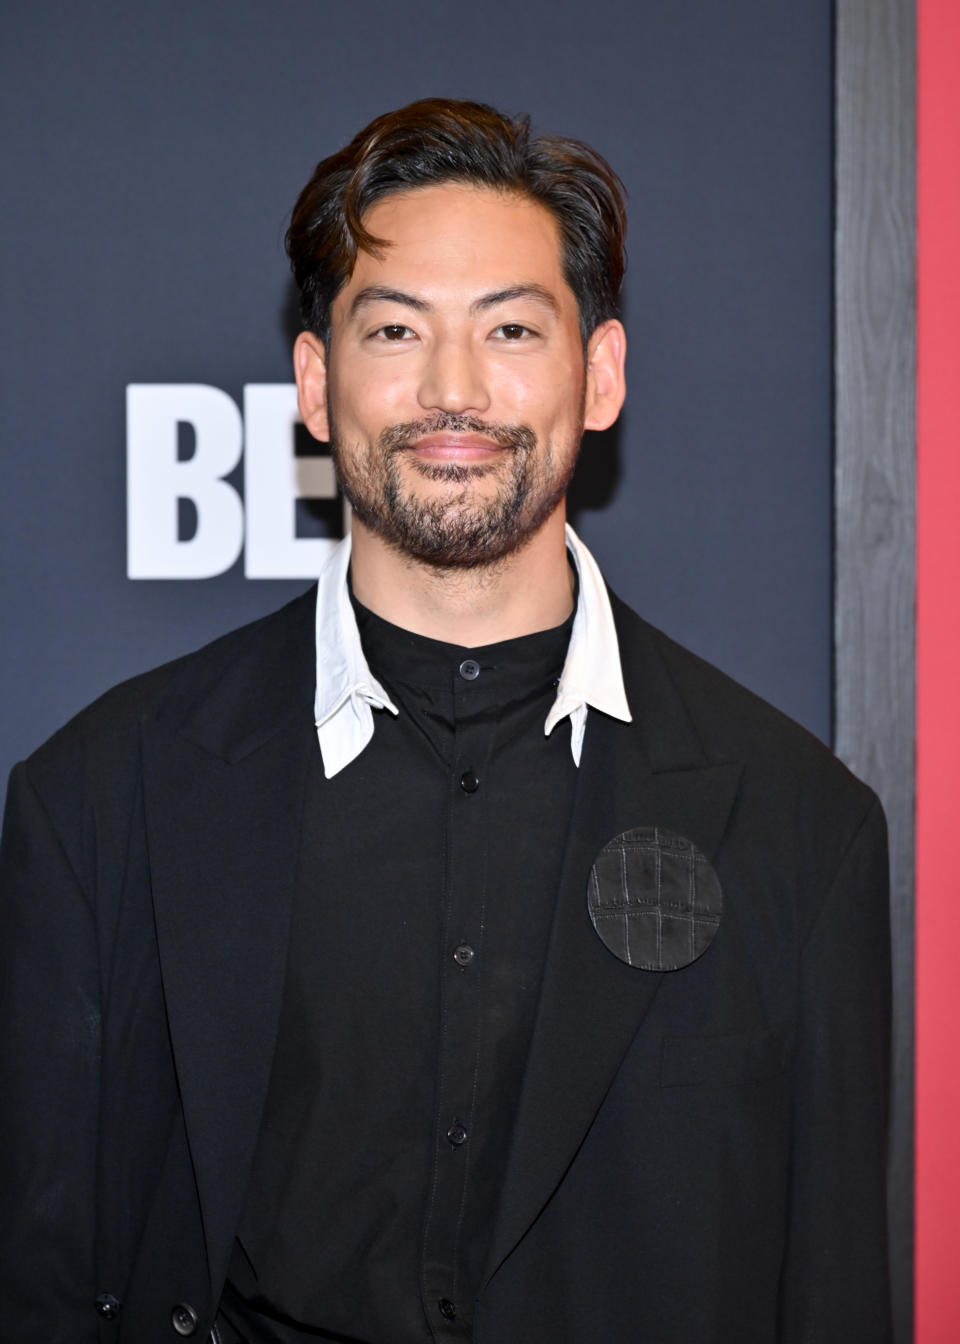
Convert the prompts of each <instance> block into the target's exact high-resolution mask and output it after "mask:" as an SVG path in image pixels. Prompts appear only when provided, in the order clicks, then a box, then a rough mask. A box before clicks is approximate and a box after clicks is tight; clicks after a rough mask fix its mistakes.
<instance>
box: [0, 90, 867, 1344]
mask: <svg viewBox="0 0 960 1344" xmlns="http://www.w3.org/2000/svg"><path fill="white" fill-rule="evenodd" d="M623 224H624V218H623V207H622V201H621V196H620V192H619V188H618V183H617V180H616V178H615V177H614V175H613V174H612V172H611V171H610V169H609V168H608V167H607V165H606V164H605V163H604V162H603V160H602V159H600V158H599V156H597V155H596V154H595V153H593V151H591V150H589V149H588V148H587V147H585V146H583V145H580V144H578V143H577V142H574V141H568V140H559V139H541V140H537V139H532V138H531V137H530V135H529V131H528V127H527V124H526V123H525V122H513V121H510V120H508V119H506V118H503V117H501V116H500V115H499V114H497V113H496V112H494V111H492V110H491V109H489V108H485V107H482V106H478V105H475V104H470V103H460V102H453V101H444V100H430V101H425V102H422V103H418V104H414V105H412V106H411V107H408V108H404V109H401V110H400V111H398V112H395V113H391V114H388V115H386V116H384V117H381V118H379V119H378V120H377V121H375V122H374V123H372V125H371V126H369V127H367V128H366V129H365V130H364V131H362V132H360V134H359V135H358V136H357V137H356V138H355V139H354V140H353V142H352V143H351V144H350V145H349V146H347V148H346V149H344V150H342V151H341V152H340V153H338V154H336V155H334V156H333V157H332V158H330V159H328V160H325V161H324V162H323V163H321V164H320V165H319V166H318V168H317V170H316V172H315V174H314V176H313V178H312V179H311V181H310V183H308V185H307V187H306V188H305V189H304V191H303V193H302V194H301V197H300V200H299V201H298V203H297V206H296V208H295V210H294V214H293V219H292V224H291V228H290V231H289V235H288V248H289V252H290V256H291V262H292V266H293V270H294V274H295V276H296V279H297V281H298V283H299V286H300V289H301V293H302V296H303V312H304V318H305V323H306V330H305V331H304V332H303V333H302V334H301V335H300V336H299V338H298V339H297V342H296V346H295V349H294V365H295V371H296V378H297V385H298V389H299V397H300V408H301V412H302V416H303V419H304V422H305V424H306V425H307V427H308V429H309V430H310V431H311V432H312V433H313V434H314V435H315V436H316V437H317V438H318V439H321V440H325V441H326V440H329V442H330V443H331V445H332V450H333V453H334V459H335V463H336V468H337V472H338V476H339V479H340V482H341V484H342V487H343V489H344V492H345V494H346V496H347V498H348V499H349V501H350V503H351V505H352V507H353V523H352V541H351V540H348V541H345V542H344V543H343V544H342V545H341V546H340V547H339V548H338V550H337V552H336V553H335V555H334V557H333V559H332V560H331V562H330V564H329V565H328V567H327V568H326V569H325V571H324V572H323V574H321V576H320V579H319V584H318V586H317V588H316V589H315V590H311V591H310V592H309V593H308V594H306V595H305V596H304V597H302V598H300V599H298V600H296V601H294V602H293V603H291V604H290V605H289V606H287V607H285V608H284V609H283V610H282V611H280V612H278V613H276V614H274V615H272V616H270V617H267V618H266V619H265V620H262V621H259V622H257V623H255V624H254V625H252V626H250V627H247V628H246V629H244V630H241V631H238V632H236V633H234V634H232V635H229V636H227V637H226V638H224V639H221V640H219V641H217V642H216V643H214V644H213V645H211V646H209V647H208V648H206V649H203V650H201V651H200V652H199V653H197V654H194V655H192V656H190V657H188V658H185V659H181V660H180V661H179V662H177V663H174V664H172V665H170V666H168V667H165V668H161V669H159V670H158V671H155V672H152V673H149V674H147V675H146V676H144V677H139V678H137V679H135V680H134V681H133V682H130V683H128V684H126V685H125V686H122V687H119V688H117V689H116V690H114V691H113V692H111V693H110V694H108V695H107V696H106V697H104V699H103V700H101V701H99V702H98V703H97V704H96V705H94V706H92V707H91V708H90V709H89V710H87V711H85V713H83V714H81V715H80V716H79V717H78V718H77V719H76V720H74V722H73V723H71V724H69V725H68V726H67V727H66V728H65V729H63V730H62V731H61V732H60V733H58V734H57V735H56V737H54V738H53V739H52V741H51V742H49V743H47V744H46V745H45V746H44V747H42V748H41V749H40V750H39V751H38V752H37V753H35V755H34V756H33V757H31V758H30V760H28V761H27V762H26V763H24V764H21V765H20V766H18V767H17V768H16V770H15V771H14V773H13V776H12V779H11V785H10V792H9V801H8V809H7V818H6V822H5V831H4V841H3V868H2V878H3V912H4V913H3V921H4V922H3V958H4V980H3V991H2V992H3V1031H4V1042H3V1060H4V1076H3V1080H2V1090H0V1106H2V1109H3V1128H2V1132H3V1134H4V1147H5V1153H4V1159H5V1162H6V1164H7V1171H6V1176H5V1180H4V1196H3V1199H4V1208H3V1217H2V1219H0V1226H2V1227H3V1232H4V1238H5V1242H4V1247H3V1253H2V1268H0V1274H2V1275H3V1279H4V1303H5V1306H4V1312H5V1324H4V1327H3V1331H4V1338H10V1339H11V1340H17V1341H18V1344H19V1342H20V1341H32V1340H37V1341H40V1340H42V1341H44V1344H54V1342H55V1341H64V1342H66V1341H70V1344H77V1342H78V1341H88V1340H89V1341H93V1340H100V1341H113V1340H118V1341H136V1344H153V1341H158V1342H159V1341H164V1340H172V1339H175V1338H177V1337H190V1336H196V1337H198V1338H203V1339H206V1338H207V1337H208V1336H209V1337H210V1338H211V1339H213V1340H215V1341H220V1342H221V1344H227V1342H228V1341H238V1340H242V1341H249V1344H261V1341H298V1340H307V1339H327V1340H339V1341H354V1342H355V1341H362V1342H363V1344H413V1342H414V1341H417V1342H420V1344H422V1342H423V1341H429V1340H431V1339H432V1340H437V1341H447V1340H449V1341H452V1340H460V1339H473V1340H477V1341H481V1342H483V1344H521V1342H523V1344H528V1342H529V1341H543V1342H544V1344H546V1342H548V1341H549V1344H556V1342H558V1341H559V1342H565V1341H569V1342H570V1344H585V1341H591V1342H592V1341H598V1342H599V1341H602V1342H603V1344H609V1342H612V1344H620V1342H621V1341H622V1344H627V1342H628V1341H629V1342H630V1344H633V1342H634V1341H640V1340H649V1341H657V1342H658V1344H670V1342H673V1341H677V1344H679V1342H680V1341H683V1344H697V1342H699V1341H703V1342H704V1344H705V1342H706V1341H711V1342H712V1344H718V1342H719V1344H726V1342H727V1341H730V1342H731V1344H734V1342H735V1344H753V1342H757V1344H760V1342H761V1341H764V1342H766V1341H771V1342H772V1341H780V1342H781V1344H794V1342H796V1344H799V1342H800V1341H804V1344H820V1342H823V1341H843V1344H854V1342H856V1341H870V1344H877V1342H878V1341H882V1340H884V1339H886V1338H887V1336H888V1324H887V1290H886V1279H885V1273H886V1270H885V1250H884V1196H883V1169H884V1114H885V1099H886V1088H887V1061H886V1054H887V1028H888V978H889V977H888V965H887V961H888V946H887V943H888V937H887V915H886V886H885V882H886V869H885V857H884V833H883V819H882V814H881V812H880V809H879V806H878V804H877V802H876V800H875V799H874V797H873V796H872V794H870V792H869V791H868V790H867V789H865V788H864V787H863V786H862V785H861V784H859V783H858V782H857V781H855V780H854V779H853V778H852V777H851V776H850V775H849V774H848V773H847V772H846V771H845V770H844V769H843V768H842V767H841V766H840V765H839V764H838V763H837V762H836V761H835V760H834V759H833V758H832V757H830V755H829V753H827V752H826V751H825V750H824V749H823V748H822V747H821V746H820V745H819V744H818V743H816V742H815V741H814V740H813V739H811V738H810V737H809V736H808V735H806V734H805V733H804V732H803V731H802V730H801V729H799V728H797V727H796V726H795V725H793V724H791V723H789V722H788V721H787V720H785V719H784V718H783V717H782V716H781V715H779V714H778V713H777V712H776V711H774V710H773V709H771V708H769V707H768V706H766V705H764V704H763V703H761V702H760V701H758V700H757V699H756V698H755V697H753V696H752V695H750V694H749V693H748V692H746V691H744V690H743V689H742V688H740V687H738V686H736V685H735V684H733V683H732V682H730V681H729V680H728V679H727V678H725V677H724V676H722V675H721V674H720V673H718V672H717V671H715V670H713V669H711V668H709V667H708V666H706V665H705V664H703V663H702V662H700V661H699V660H698V659H696V658H694V657H693V656H692V655H690V654H688V653H686V652H684V651H683V650H681V649H679V648H678V647H677V646H676V645H674V644H673V643H671V642H670V641H669V640H667V639H666V638H665V637H664V636H662V635H660V634H659V633H657V632H656V631H654V630H652V629H651V628H650V627H648V626H646V625H645V624H644V623H643V622H642V621H641V620H640V619H639V618H638V617H637V616H635V615H634V614H633V613H632V612H631V611H629V610H628V609H627V608H626V607H624V606H623V605H622V604H621V603H620V602H618V601H617V599H616V598H615V597H613V596H611V595H609V594H608V592H607V590H606V588H605V586H604V584H603V582H602V580H601V578H600V575H599V572H598V570H597V568H596V565H595V562H594V561H593V559H592V558H591V556H590V555H589V553H588V552H587V551H586V549H585V548H584V547H583V546H582V544H581V543H580V542H579V541H578V540H577V538H576V537H575V536H574V534H573V533H572V532H571V531H569V530H568V529H565V516H564V495H565V491H566V488H567V485H568V482H569V479H570V475H571V472H572V471H573V467H574V463H575V460H576V456H577V452H578V449H579V444H580V438H581V435H582V432H583V430H584V429H604V428H606V427H607V426H609V425H610V424H612V423H613V421H614V420H615V419H616V416H617V414H618V412H619V410H620V407H621V404H622V401H623V397H624V375H623V368H624V348H625V341H624V333H623V329H622V327H621V325H620V323H619V322H618V321H617V319H616V316H615V311H616V310H615V301H616V294H617V290H618V287H619V283H620V279H621V276H622V271H623V250H622V243H623ZM311 706H312V709H311Z"/></svg>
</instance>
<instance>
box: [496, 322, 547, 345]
mask: <svg viewBox="0 0 960 1344" xmlns="http://www.w3.org/2000/svg"><path fill="white" fill-rule="evenodd" d="M493 334H494V335H495V336H497V335H499V336H501V337H502V338H503V339H504V340H505V341H522V340H523V339H524V338H525V337H528V336H535V335H536V334H537V333H536V332H535V331H531V329H530V328H529V327H525V326H523V324H522V323H520V322H503V323H501V325H500V326H499V327H495V328H494V332H493Z"/></svg>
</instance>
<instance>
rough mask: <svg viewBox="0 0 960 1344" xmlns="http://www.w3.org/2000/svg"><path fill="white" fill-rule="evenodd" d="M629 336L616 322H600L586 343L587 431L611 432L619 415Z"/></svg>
mask: <svg viewBox="0 0 960 1344" xmlns="http://www.w3.org/2000/svg"><path fill="white" fill-rule="evenodd" d="M626 357H627V334H626V332H625V331H624V329H623V325H622V323H620V322H618V321H617V320H616V319H615V318H611V319H610V320H609V321H608V322H601V324H600V326H599V327H597V329H596V331H595V332H594V333H593V335H592V336H591V337H590V340H589V341H588V342H587V388H586V397H585V401H584V411H583V427H584V429H609V428H610V426H611V425H612V424H613V422H614V420H616V418H617V416H618V415H619V414H620V408H621V406H622V405H623V400H624V397H625V396H626V395H627V384H626V379H625V377H624V372H623V366H624V361H625V359H626Z"/></svg>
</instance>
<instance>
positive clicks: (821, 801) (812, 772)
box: [611, 594, 880, 838]
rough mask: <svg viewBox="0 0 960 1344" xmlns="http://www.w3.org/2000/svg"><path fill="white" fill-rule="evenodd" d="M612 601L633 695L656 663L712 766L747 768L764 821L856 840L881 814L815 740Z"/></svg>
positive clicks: (858, 782)
mask: <svg viewBox="0 0 960 1344" xmlns="http://www.w3.org/2000/svg"><path fill="white" fill-rule="evenodd" d="M611 601H612V605H613V611H614V617H615V619H616V623H617V632H618V636H619V639H620V647H621V657H622V660H623V666H624V676H625V680H626V684H627V692H628V695H629V694H630V692H631V690H633V691H634V694H639V693H640V687H642V685H643V683H644V680H645V678H648V677H649V676H650V675H651V673H650V668H651V664H655V665H656V667H657V675H659V676H662V677H664V678H665V680H666V681H667V683H668V684H669V686H670V687H671V688H672V691H673V692H675V694H676V696H677V697H678V699H679V701H680V702H681V703H682V705H683V708H684V711H685V714H686V716H687V719H688V721H689V723H690V724H691V726H692V729H693V731H694V732H695V734H696V737H697V739H698V741H699V743H700V745H701V748H702V751H703V755H704V757H705V758H706V760H707V761H708V762H711V763H721V762H738V763H740V764H741V766H742V769H743V775H744V786H745V789H746V791H747V794H748V796H750V797H752V798H754V799H755V800H756V801H757V803H758V811H759V812H760V813H761V814H762V813H763V812H764V811H765V812H766V813H767V814H769V815H770V816H771V817H773V816H776V817H777V818H778V820H779V821H780V822H781V823H782V822H783V821H785V820H786V819H787V818H788V817H789V819H790V820H791V821H793V822H797V821H803V820H804V819H806V820H807V822H808V825H809V826H810V827H812V828H814V829H821V833H828V832H829V833H830V834H833V835H838V834H844V833H845V834H846V835H847V837H848V838H849V836H850V835H851V834H852V833H855V832H856V831H857V830H858V829H859V827H860V825H861V824H862V823H863V822H864V821H865V820H866V819H867V817H868V816H869V815H870V814H871V813H873V812H876V813H879V811H880V807H879V802H878V800H877V798H876V795H875V794H874V793H873V791H872V790H871V789H870V788H869V787H868V786H867V785H866V784H864V783H863V782H862V781H861V780H859V779H857V778H856V776H855V775H853V774H852V773H851V771H850V770H848V769H847V767H846V766H845V765H844V764H843V763H842V762H841V761H840V760H839V759H838V758H837V757H836V756H835V755H834V754H833V752H832V751H830V749H829V748H828V747H827V746H825V745H824V743H823V742H821V741H820V740H819V738H817V737H815V736H814V734H813V733H811V732H809V731H808V730H807V729H805V728H804V727H802V726H801V725H800V724H799V723H796V722H795V721H794V720H793V719H791V718H789V716H788V715H786V714H784V713H783V712H782V711H780V710H778V709H777V708H776V707H775V706H773V705H771V704H769V703H768V702H767V701H766V700H764V699H763V698H762V697H761V696H759V695H756V694H755V693H754V692H752V691H750V690H748V689H747V688H746V687H745V686H743V685H741V684H740V683H739V682H737V681H735V680H734V679H733V678H732V677H730V676H728V675H727V674H726V673H724V672H722V671H721V670H720V669H719V668H717V667H714V666H713V665H712V664H710V663H708V662H707V661H705V660H704V659H703V658H700V657H698V656H697V655H696V654H694V653H692V652H691V651H690V650H689V649H686V648H684V647H683V646H682V645H680V644H678V643H676V641H675V640H672V639H670V638H669V636H667V635H665V634H664V633H663V632H662V631H660V630H658V629H656V627H654V626H652V625H650V624H649V623H648V622H646V621H644V620H643V619H642V618H641V617H640V616H638V615H637V614H636V612H634V611H633V610H631V608H630V607H628V606H627V605H626V604H625V603H624V602H622V601H620V599H619V598H617V597H616V596H615V595H613V594H611ZM631 682H633V683H634V685H633V686H631Z"/></svg>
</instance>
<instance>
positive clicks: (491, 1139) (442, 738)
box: [222, 604, 576, 1344]
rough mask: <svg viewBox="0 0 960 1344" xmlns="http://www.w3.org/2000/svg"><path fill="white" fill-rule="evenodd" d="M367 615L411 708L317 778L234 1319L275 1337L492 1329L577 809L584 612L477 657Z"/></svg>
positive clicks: (397, 1341)
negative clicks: (488, 1312)
mask: <svg viewBox="0 0 960 1344" xmlns="http://www.w3.org/2000/svg"><path fill="white" fill-rule="evenodd" d="M355 608H356V612H357V620H358V625H359V629H360V636H361V640H362V643H363V648H364V653H365V655H366V657H367V661H368V662H369V664H370V667H371V669H372V671H373V673H374V675H375V676H376V677H377V678H378V680H379V681H381V682H382V684H383V685H384V687H385V689H386V690H387V691H388V693H389V695H390V697H391V699H392V700H393V702H394V704H395V705H396V706H397V707H398V709H399V711H400V712H399V714H398V715H397V716H396V717H395V718H394V717H393V716H392V715H390V714H388V713H385V712H378V714H377V721H376V731H375V733H374V736H373V740H372V742H371V743H370V744H369V746H368V747H367V748H366V749H365V750H364V751H363V752H362V753H361V755H360V756H359V757H358V758H357V759H356V760H354V761H353V762H351V764H350V765H349V766H347V767H346V768H345V769H343V770H342V771H341V772H339V773H338V774H337V775H336V776H335V777H334V778H333V779H330V780H327V779H325V778H324V776H323V771H322V765H321V761H320V759H319V753H318V755H317V759H316V761H315V764H314V769H313V771H312V776H311V781H310V785H309V789H308V795H307V802H306V808H305V814H304V819H303V827H302V840H301V853H300V862H299V876H298V885H297V892H296V896H295V901H294V910H293V924H292V929H291V939H290V954H289V961H288V969H287V979H286V986H285V991H284V1000H283V1006H282V1011H281V1018H280V1026H279V1034H278V1041H277V1048H276V1054H275V1060H274V1068H273V1074H272V1078H271V1082H270V1087H269V1092H268V1097H267V1102H266V1107H265V1112H264V1117H263V1124H262V1129H261V1134H260V1140H259V1144H258V1148H257V1152H256V1156H255V1160H254V1168H253V1173H252V1178H251V1181H250V1186H249V1190H248V1194H247V1199H246V1204H245V1209H244V1213H243V1217H242V1220H241V1225H240V1231H239V1238H238V1242H237V1246H236V1247H235V1252H234V1257H233V1261H232V1264H231V1268H230V1274H229V1282H228V1286H227V1290H226V1292H225V1295H224V1300H223V1306H222V1319H223V1321H224V1335H225V1337H228V1334H229V1326H232V1327H233V1328H234V1329H235V1330H236V1332H237V1337H239V1338H240V1339H242V1340H245V1341H250V1342H251V1344H261V1342H262V1341H267V1340H270V1341H292V1340H301V1339H305V1338H311V1337H313V1338H316V1337H319V1338H322V1339H332V1340H344V1341H352V1342H353V1341H362V1344H428V1342H429V1341H430V1340H437V1341H443V1340H450V1341H452V1340H464V1339H469V1338H470V1337H471V1326H472V1318H473V1308H474V1303H475V1300H476V1296H477V1293H478V1291H479V1288H480V1284H481V1280H482V1275H483V1269H484V1259H485V1255H486V1252H487V1248H488V1245H489V1240H490V1235H491V1232H492V1227H493V1220H494V1217H495V1214H496V1210H497V1202H498V1198H499V1193H500V1187H501V1184H502V1180H503V1175H504V1171H505V1167H506V1161H507V1155H508V1151H509V1141H510V1135H511V1129H512V1123H513V1119H514V1114H515V1111H516V1107H517V1102H518V1099H519V1095H520V1089H521V1085H522V1081H523V1072H524V1066H525V1062H526V1055H527V1048H528V1045H529V1040H530V1034H531V1031H532V1028H533V1020H534V1013H535V1009H536V1002H537V995H538V990H539V983H540V972H541V966H542V962H543V956H544V952H545V949H546V943H547V938H548V935H549V930H550V922H551V918H552V913H553V905H554V899H555V895H556V891H557V887H558V883H559V877H560V867H561V863H562V857H563V845H564V838H565V834H566V829H567V822H568V818H569V812H570V806H571V801H572V797H573V784H574V778H575V774H576V767H575V765H574V763H573V760H572V757H571V752H570V737H569V725H568V724H566V723H564V724H561V725H560V726H558V728H557V729H556V730H555V731H554V732H553V733H552V734H551V736H550V737H549V738H547V737H545V736H544V722H545V720H546V717H547V714H548V712H549V710H550V707H551V705H552V704H553V700H554V697H555V695H556V682H557V678H558V677H559V676H560V673H561V670H562V667H563V662H564V658H565V655H566V649H567V644H568V642H569V637H570V629H571V625H572V617H571V619H570V620H568V621H567V622H566V623H565V624H564V625H563V626H560V627H558V628H556V629H554V630H548V631H544V632H541V633H538V634H534V635H528V636H525V637H523V638H521V639H514V640H507V641H504V642H502V643H499V644H494V645H490V646H487V647H485V648H479V649H464V648H460V647H458V646H455V645H450V644H445V643H442V642H439V641H436V640H431V639H426V638H423V637H421V636H417V635H414V634H411V633H409V632H407V631H404V630H401V629H399V628H398V627H396V626H393V625H390V624H389V623H388V622H386V621H383V620H381V619H379V618H378V617H376V616H374V615H373V614H372V613H371V612H369V611H366V610H365V609H364V608H362V607H360V606H359V604H355ZM237 1048H238V1049H242V1042H238V1047H237ZM227 1323H229V1326H228V1324H227Z"/></svg>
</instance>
